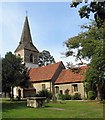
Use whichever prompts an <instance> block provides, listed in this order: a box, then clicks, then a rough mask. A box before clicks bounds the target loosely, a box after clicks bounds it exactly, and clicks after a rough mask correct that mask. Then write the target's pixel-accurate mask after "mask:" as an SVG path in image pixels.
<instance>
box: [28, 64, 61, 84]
mask: <svg viewBox="0 0 105 120" xmlns="http://www.w3.org/2000/svg"><path fill="white" fill-rule="evenodd" d="M61 64H63V63H62V62H58V63H55V64H50V65H47V66H44V67H38V68H32V69H30V71H29V76H30V81H31V82H41V81H48V80H51V79H52V77H53V76H54V74H55V73H56V70H57V69H58V67H59V66H60V65H61Z"/></svg>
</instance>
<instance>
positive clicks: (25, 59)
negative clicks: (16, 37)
mask: <svg viewBox="0 0 105 120" xmlns="http://www.w3.org/2000/svg"><path fill="white" fill-rule="evenodd" d="M38 53H39V51H38V49H37V48H36V47H35V46H34V44H33V42H32V37H31V32H30V27H29V22H28V17H27V16H26V17H25V22H24V26H23V30H22V35H21V38H20V42H19V45H18V47H17V48H16V50H15V55H16V56H19V57H21V58H22V64H24V65H25V66H26V67H28V69H29V77H30V82H31V86H30V87H29V88H28V89H22V88H20V87H15V88H14V97H17V96H18V94H19V92H20V94H21V97H28V96H35V94H36V93H37V92H38V91H40V90H44V89H47V90H49V91H50V92H52V93H53V94H55V95H56V94H65V91H67V90H68V91H69V94H75V93H80V94H81V97H82V98H84V97H85V92H84V85H83V81H84V71H86V69H87V67H86V66H84V67H81V71H82V72H80V73H75V72H73V71H71V70H69V69H66V68H65V66H64V64H63V62H62V61H60V62H57V63H54V64H50V65H47V66H44V67H39V66H38Z"/></svg>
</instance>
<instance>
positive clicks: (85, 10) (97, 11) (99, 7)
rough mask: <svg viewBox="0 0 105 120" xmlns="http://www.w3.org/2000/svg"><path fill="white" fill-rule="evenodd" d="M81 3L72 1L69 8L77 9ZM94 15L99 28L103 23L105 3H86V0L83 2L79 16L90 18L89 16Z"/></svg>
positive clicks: (104, 20)
mask: <svg viewBox="0 0 105 120" xmlns="http://www.w3.org/2000/svg"><path fill="white" fill-rule="evenodd" d="M81 3H82V0H81V1H80V2H78V0H77V1H75V2H74V1H73V2H72V3H71V4H70V6H71V7H77V6H78V5H79V4H81ZM91 13H93V14H94V19H95V21H96V23H97V26H98V27H101V25H103V23H104V22H105V1H103V2H102V1H98V0H97V1H94V0H93V1H91V2H90V3H88V0H85V5H83V6H82V7H81V8H80V10H79V15H80V17H81V18H87V19H89V18H90V14H91Z"/></svg>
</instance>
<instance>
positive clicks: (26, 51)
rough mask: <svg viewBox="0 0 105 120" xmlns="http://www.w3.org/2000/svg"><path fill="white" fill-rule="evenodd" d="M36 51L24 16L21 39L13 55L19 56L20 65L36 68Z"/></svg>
mask: <svg viewBox="0 0 105 120" xmlns="http://www.w3.org/2000/svg"><path fill="white" fill-rule="evenodd" d="M38 52H39V51H38V49H37V48H36V47H35V46H34V45H33V42H32V38H31V33H30V27H29V22H28V17H27V16H26V18H25V22H24V27H23V31H22V35H21V39H20V42H19V45H18V47H17V48H16V50H15V52H14V53H15V55H16V56H20V57H21V58H22V59H23V60H22V64H25V66H26V67H28V68H36V67H38Z"/></svg>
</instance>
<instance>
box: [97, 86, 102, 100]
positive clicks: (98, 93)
mask: <svg viewBox="0 0 105 120" xmlns="http://www.w3.org/2000/svg"><path fill="white" fill-rule="evenodd" d="M97 100H101V94H100V89H99V86H98V85H97Z"/></svg>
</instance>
